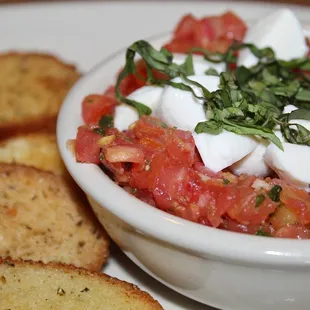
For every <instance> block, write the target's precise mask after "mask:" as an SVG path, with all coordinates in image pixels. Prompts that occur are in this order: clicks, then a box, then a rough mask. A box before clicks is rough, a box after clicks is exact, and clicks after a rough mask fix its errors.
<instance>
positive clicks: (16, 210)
mask: <svg viewBox="0 0 310 310" xmlns="http://www.w3.org/2000/svg"><path fill="white" fill-rule="evenodd" d="M0 193H1V195H0V228H1V235H2V237H3V240H5V242H1V243H0V256H12V257H13V258H14V259H16V258H19V257H21V258H22V259H33V260H38V261H43V262H45V263H47V262H51V261H57V262H62V263H66V264H69V263H70V264H74V265H76V266H78V267H85V268H87V269H90V270H95V271H99V270H100V269H101V268H102V266H103V264H104V263H105V261H106V259H107V258H108V255H109V238H108V236H107V234H106V233H105V231H104V230H103V228H102V226H101V225H100V223H99V221H98V220H97V218H96V217H95V215H94V213H93V211H92V209H91V208H90V206H89V204H88V202H87V200H86V197H85V195H84V193H83V192H82V191H81V190H80V189H79V187H78V186H77V185H76V184H75V183H74V181H73V180H72V179H69V178H67V177H63V176H57V175H54V174H53V173H52V172H47V171H41V170H39V169H36V168H33V167H28V166H23V165H16V164H3V163H0ZM16 236H18V238H17V237H16Z"/></svg>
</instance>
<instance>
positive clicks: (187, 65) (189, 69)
mask: <svg viewBox="0 0 310 310" xmlns="http://www.w3.org/2000/svg"><path fill="white" fill-rule="evenodd" d="M181 67H182V68H183V69H184V72H185V73H186V75H195V71H194V64H193V55H192V54H188V55H187V57H186V59H185V62H184V64H183V65H181Z"/></svg>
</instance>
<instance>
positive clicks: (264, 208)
mask: <svg viewBox="0 0 310 310" xmlns="http://www.w3.org/2000/svg"><path fill="white" fill-rule="evenodd" d="M254 179H255V178H254ZM252 184H253V177H244V179H242V180H241V181H240V182H239V184H238V187H237V197H236V200H235V204H234V206H233V207H232V208H229V209H228V210H227V214H228V216H229V217H230V218H231V219H233V220H236V221H237V222H239V223H241V224H245V225H249V224H260V223H263V222H264V221H265V220H266V219H267V217H268V216H269V215H270V214H272V213H273V212H274V211H275V210H276V208H277V206H278V205H279V203H277V202H274V201H272V200H271V199H270V198H269V196H268V194H267V191H266V190H263V189H262V190H260V191H255V190H254V189H253V188H252ZM259 196H260V197H261V198H262V197H263V198H262V199H261V200H260V202H259V203H258V200H257V198H258V197H259Z"/></svg>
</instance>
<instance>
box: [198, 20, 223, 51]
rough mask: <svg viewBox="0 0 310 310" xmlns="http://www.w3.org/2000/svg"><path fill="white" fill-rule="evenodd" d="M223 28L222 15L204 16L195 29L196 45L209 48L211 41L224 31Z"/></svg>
mask: <svg viewBox="0 0 310 310" xmlns="http://www.w3.org/2000/svg"><path fill="white" fill-rule="evenodd" d="M222 28H223V23H222V21H221V19H220V17H205V18H202V19H201V20H200V21H199V22H198V24H197V26H196V29H195V38H194V42H195V45H196V46H200V47H202V48H206V49H207V48H209V45H210V42H212V41H214V40H215V39H216V38H217V37H218V36H219V35H221V34H222V33H223V29H222Z"/></svg>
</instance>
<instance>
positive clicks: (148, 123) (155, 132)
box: [133, 115, 166, 139]
mask: <svg viewBox="0 0 310 310" xmlns="http://www.w3.org/2000/svg"><path fill="white" fill-rule="evenodd" d="M163 126H164V124H163V122H162V121H161V120H160V119H158V118H155V117H152V116H145V115H144V116H142V117H141V118H140V120H139V121H137V122H136V124H135V126H134V128H133V131H134V133H135V135H136V137H137V138H139V139H140V138H144V137H162V136H164V135H165V133H166V129H165V128H164V127H163Z"/></svg>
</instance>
